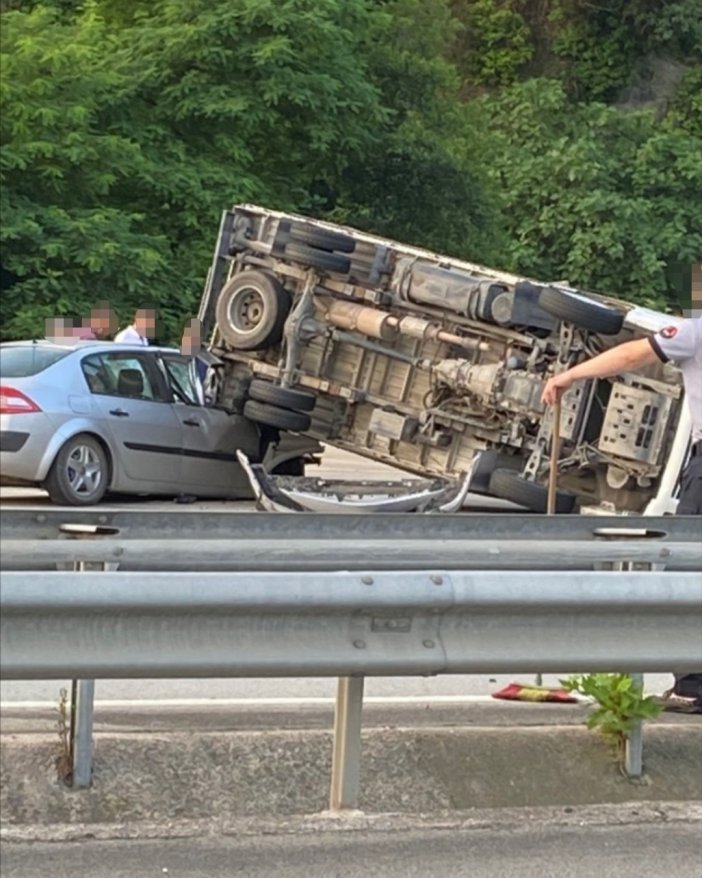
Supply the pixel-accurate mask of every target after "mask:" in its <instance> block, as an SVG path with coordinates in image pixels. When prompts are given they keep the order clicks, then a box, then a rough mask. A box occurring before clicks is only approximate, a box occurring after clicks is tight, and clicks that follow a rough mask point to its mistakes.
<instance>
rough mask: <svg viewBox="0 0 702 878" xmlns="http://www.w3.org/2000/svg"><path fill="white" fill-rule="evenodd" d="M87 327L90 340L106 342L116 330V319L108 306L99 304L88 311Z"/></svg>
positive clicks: (102, 303)
mask: <svg viewBox="0 0 702 878" xmlns="http://www.w3.org/2000/svg"><path fill="white" fill-rule="evenodd" d="M87 325H88V328H89V329H90V331H91V332H92V338H94V339H96V340H97V341H108V339H109V337H110V336H111V335H112V334H113V333H114V331H115V329H116V328H117V319H116V317H115V314H114V311H113V310H112V309H111V308H110V306H109V305H108V304H107V303H106V302H100V303H99V304H98V305H96V306H95V307H94V308H91V309H90V317H89V318H88V321H87Z"/></svg>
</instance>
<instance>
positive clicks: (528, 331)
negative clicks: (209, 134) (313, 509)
mask: <svg viewBox="0 0 702 878" xmlns="http://www.w3.org/2000/svg"><path fill="white" fill-rule="evenodd" d="M199 316H200V320H201V322H202V325H203V329H204V331H205V333H206V334H207V337H208V338H209V348H210V350H211V351H212V352H213V353H214V354H215V355H216V356H217V358H218V360H219V361H220V366H219V367H218V368H217V369H216V370H214V375H215V378H214V388H213V393H214V395H215V402H216V404H217V405H220V406H223V407H225V408H228V409H229V410H231V411H235V412H237V413H239V414H244V415H245V416H246V417H247V418H249V419H250V420H252V421H255V422H256V423H258V424H259V425H262V426H263V427H264V428H265V427H268V428H270V429H271V430H280V431H291V432H298V433H303V434H307V435H309V436H311V437H314V438H317V439H319V440H321V441H323V442H326V443H328V444H331V445H335V446H338V447H339V448H343V449H347V450H349V451H352V452H355V453H356V454H360V455H363V456H364V457H367V458H370V459H372V460H376V461H380V462H383V463H387V464H390V465H392V466H396V467H399V468H401V469H403V470H405V471H407V472H410V473H415V474H418V475H421V476H424V477H429V478H431V477H436V476H442V477H448V478H456V479H461V478H464V477H465V474H466V473H470V491H471V492H472V493H473V494H483V495H488V496H492V497H496V498H500V499H503V500H509V501H512V502H513V503H516V504H518V505H519V506H523V507H526V508H528V509H532V510H535V511H545V508H546V502H547V486H546V483H547V478H548V457H549V451H550V444H551V438H552V432H553V429H552V428H553V424H552V410H551V409H545V408H544V406H543V405H542V404H541V401H540V400H541V392H542V388H543V385H544V382H545V381H546V379H547V378H548V377H549V376H550V375H552V374H553V373H554V372H557V371H560V370H562V369H564V368H567V367H568V366H570V365H572V364H573V363H575V362H577V361H579V360H581V359H583V358H585V357H589V356H592V355H593V354H596V353H598V352H600V351H602V350H604V349H605V348H607V347H610V346H612V345H614V344H617V343H619V342H621V341H624V340H627V339H631V338H637V337H641V336H644V335H646V334H650V333H652V332H655V331H657V330H658V329H660V328H662V327H663V326H665V325H667V324H669V323H671V320H672V318H671V317H670V316H667V315H664V314H661V313H658V312H655V311H651V310H649V309H646V308H640V307H635V306H632V305H631V304H627V303H626V302H622V301H619V300H616V299H613V298H608V297H603V296H598V295H594V294H591V293H584V292H581V291H578V290H575V289H572V288H571V287H570V286H569V285H568V284H566V283H550V284H544V283H537V282H535V281H532V280H529V279H526V278H521V277H517V276H514V275H511V274H507V273H504V272H500V271H495V270H492V269H489V268H485V267H483V266H480V265H475V264H472V263H468V262H463V261H460V260H457V259H453V258H449V257H446V256H441V255H439V254H435V253H431V252H428V251H425V250H421V249H419V248H416V247H410V246H405V245H402V244H399V243H396V242H394V241H390V240H385V239H382V238H379V237H375V236H372V235H367V234H365V233H362V232H359V231H356V230H354V229H351V228H346V227H342V226H337V225H333V224H330V223H325V222H321V221H318V220H313V219H309V218H306V217H302V216H295V215H291V214H284V213H279V212H276V211H271V210H267V209H264V208H260V207H256V206H253V205H239V206H236V207H234V208H233V209H232V210H230V211H226V212H225V213H224V215H223V218H222V223H221V226H220V231H219V236H218V240H217V246H216V250H215V255H214V259H213V263H212V266H211V268H210V272H209V275H208V279H207V284H206V288H205V292H204V295H203V299H202V303H201V309H200V315H199ZM689 435H690V430H689V414H688V413H687V410H686V407H685V406H684V405H683V389H682V384H681V381H680V375H679V371H678V370H677V368H676V367H675V366H674V365H673V364H670V363H666V364H663V363H661V364H657V365H654V366H651V367H647V368H646V369H643V370H641V371H637V372H635V373H634V372H632V373H626V374H623V375H620V376H617V377H616V378H613V379H608V380H591V381H585V382H580V383H577V384H576V385H574V386H573V387H572V388H571V389H570V390H569V391H568V392H567V393H566V394H565V395H564V397H563V400H562V407H561V422H560V436H561V440H562V442H561V448H560V458H559V466H558V486H559V490H558V493H557V500H556V508H557V511H559V512H573V511H578V510H580V511H584V512H590V513H593V514H597V513H598V512H608V513H611V512H613V511H614V512H620V513H624V514H626V513H642V512H648V513H651V514H654V513H655V514H663V513H665V512H671V511H673V510H674V508H675V494H676V490H677V483H678V480H679V474H680V470H681V466H682V463H683V462H684V459H685V456H686V454H687V450H688V443H689Z"/></svg>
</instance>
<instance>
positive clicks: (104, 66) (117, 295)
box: [0, 0, 383, 338]
mask: <svg viewBox="0 0 702 878" xmlns="http://www.w3.org/2000/svg"><path fill="white" fill-rule="evenodd" d="M108 11H110V12H112V10H108ZM132 12H133V15H131V18H130V19H129V20H126V21H125V23H124V24H123V25H119V26H118V25H117V24H115V23H114V22H112V23H108V22H106V21H105V17H104V15H103V14H102V10H101V6H100V4H96V5H88V6H86V9H85V11H82V12H79V13H77V14H76V15H75V16H73V17H69V18H66V17H65V16H57V15H56V13H55V11H53V10H49V9H46V8H42V7H37V8H36V9H33V10H32V11H31V12H28V13H27V12H19V11H13V12H7V13H5V14H4V15H3V27H2V40H3V44H2V51H3V54H4V58H5V62H4V73H5V76H4V78H3V92H2V113H1V122H0V125H1V126H2V128H1V129H0V133H1V134H2V141H3V148H2V154H1V157H0V162H1V164H0V171H1V172H2V184H3V199H4V200H3V204H2V211H3V238H2V244H3V269H4V274H3V277H4V278H5V281H6V282H7V280H8V279H9V280H10V281H11V282H12V285H11V286H10V287H9V289H6V290H5V294H4V296H3V335H4V337H13V336H16V335H18V334H21V335H26V334H27V333H30V332H31V333H41V331H42V328H41V324H42V319H43V318H44V317H46V316H48V315H49V314H51V313H61V312H64V313H66V312H68V311H73V312H76V311H81V310H85V309H86V308H87V307H88V306H89V305H90V304H91V303H92V302H93V301H94V300H95V298H110V299H111V300H112V301H113V302H114V303H115V304H116V305H117V307H118V308H119V309H120V310H121V312H122V316H123V317H126V316H127V315H128V313H129V312H130V311H131V309H132V308H134V307H135V306H137V305H139V304H140V303H144V302H150V303H153V304H155V305H156V306H157V307H158V308H159V311H160V312H161V316H162V318H164V322H165V330H164V331H165V334H166V336H168V337H171V338H177V337H179V323H180V321H181V320H182V318H183V316H184V315H186V314H187V313H188V312H190V311H191V310H192V309H193V308H194V306H195V303H196V300H197V297H198V295H199V292H200V289H201V286H202V281H203V278H204V275H205V272H206V268H207V263H208V260H209V255H210V251H211V247H212V244H213V239H214V234H215V230H216V228H217V224H218V220H219V214H220V212H221V210H222V208H223V207H226V206H227V205H229V204H230V203H232V202H234V201H241V200H258V201H262V202H264V203H269V204H273V205H275V206H277V207H281V208H289V207H294V206H296V204H297V203H299V202H300V201H301V200H303V199H304V198H305V197H306V193H307V191H308V190H309V187H310V185H311V181H312V180H313V179H315V178H316V177H318V176H319V175H320V171H321V172H322V173H323V174H326V175H328V176H331V177H333V176H334V175H335V174H337V173H338V171H339V169H340V168H341V167H343V166H344V165H345V164H346V163H348V161H350V160H351V159H352V158H353V157H354V156H355V155H357V154H359V153H361V152H362V151H363V149H364V148H365V147H366V146H367V145H368V144H369V143H370V142H372V139H373V137H374V127H375V125H376V123H377V122H378V121H379V120H382V119H383V108H382V106H381V104H380V102H379V100H378V92H377V89H376V88H375V86H374V85H373V83H372V82H371V81H370V79H369V77H368V76H367V74H366V71H365V69H364V65H363V60H362V55H361V54H360V53H359V51H358V45H359V40H360V39H361V37H362V35H363V34H364V33H365V29H366V24H367V21H368V18H369V16H371V15H372V14H374V13H373V10H372V9H371V8H370V7H369V6H368V4H366V3H365V2H364V0H349V2H347V3H344V4H342V5H339V4H337V3H336V2H334V0H314V2H312V0H286V2H283V3H278V2H274V0H234V2H231V0H216V2H207V3H206V2H204V0H161V2H157V3H154V4H150V5H148V6H146V5H144V6H140V5H138V4H135V5H134V6H133V7H132ZM359 35H360V36H359Z"/></svg>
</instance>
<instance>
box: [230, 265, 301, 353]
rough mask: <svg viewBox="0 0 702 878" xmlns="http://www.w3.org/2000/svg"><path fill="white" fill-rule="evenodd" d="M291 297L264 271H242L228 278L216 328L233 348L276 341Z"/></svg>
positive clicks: (246, 348) (252, 347)
mask: <svg viewBox="0 0 702 878" xmlns="http://www.w3.org/2000/svg"><path fill="white" fill-rule="evenodd" d="M290 305H291V299H290V296H289V294H288V293H287V292H286V290H285V289H284V287H283V286H282V284H281V283H280V282H279V281H278V280H277V279H276V278H275V277H273V276H272V275H270V274H268V273H266V272H264V271H256V270H251V271H243V272H241V274H237V275H235V276H234V277H233V278H232V279H231V280H230V281H228V282H227V283H226V284H225V285H224V287H223V289H222V292H221V293H220V294H219V298H218V299H217V308H216V320H217V329H218V330H219V332H220V335H221V336H222V338H223V339H224V340H225V341H226V342H227V344H229V345H231V347H233V348H238V349H239V350H242V351H257V350H260V349H261V348H267V347H271V346H272V345H274V344H277V343H278V342H279V341H280V339H281V337H282V335H283V327H284V325H285V318H286V317H287V316H288V313H289V311H290Z"/></svg>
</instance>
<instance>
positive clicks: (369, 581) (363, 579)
mask: <svg viewBox="0 0 702 878" xmlns="http://www.w3.org/2000/svg"><path fill="white" fill-rule="evenodd" d="M361 582H362V583H363V584H364V585H373V577H372V576H362V577H361Z"/></svg>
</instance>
